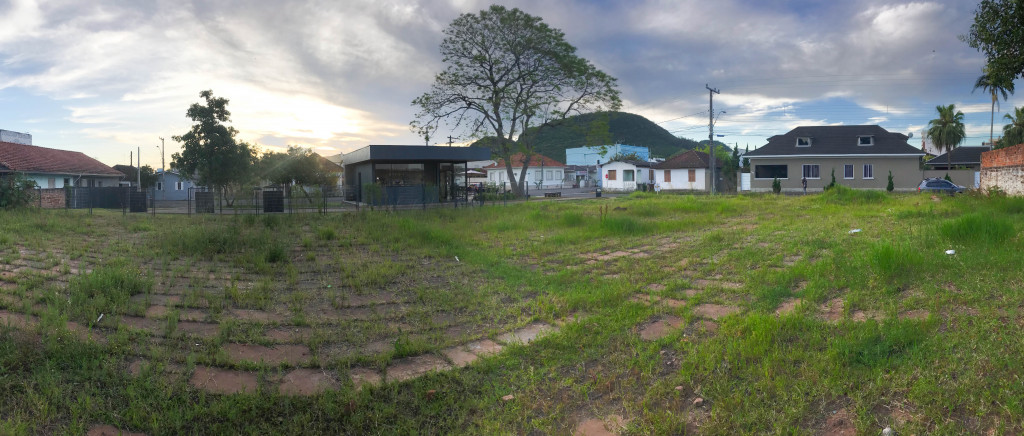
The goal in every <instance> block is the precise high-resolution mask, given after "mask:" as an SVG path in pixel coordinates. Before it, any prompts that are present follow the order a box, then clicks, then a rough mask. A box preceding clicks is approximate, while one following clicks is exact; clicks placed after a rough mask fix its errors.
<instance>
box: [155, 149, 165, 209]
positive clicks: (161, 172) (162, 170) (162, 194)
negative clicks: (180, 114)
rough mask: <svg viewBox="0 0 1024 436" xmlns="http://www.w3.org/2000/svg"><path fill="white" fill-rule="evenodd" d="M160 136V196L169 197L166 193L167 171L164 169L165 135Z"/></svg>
mask: <svg viewBox="0 0 1024 436" xmlns="http://www.w3.org/2000/svg"><path fill="white" fill-rule="evenodd" d="M158 138H160V194H161V195H160V196H161V197H163V198H167V194H164V192H167V184H166V183H164V177H165V176H164V171H167V170H166V169H164V137H163V136H158ZM153 196H154V197H155V196H156V195H155V194H154V195H153Z"/></svg>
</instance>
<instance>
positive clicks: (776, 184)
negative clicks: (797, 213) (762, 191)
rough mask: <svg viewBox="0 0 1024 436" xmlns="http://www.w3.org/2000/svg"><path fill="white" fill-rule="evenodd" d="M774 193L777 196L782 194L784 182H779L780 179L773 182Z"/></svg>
mask: <svg viewBox="0 0 1024 436" xmlns="http://www.w3.org/2000/svg"><path fill="white" fill-rule="evenodd" d="M772 192H774V193H776V194H778V193H780V192H782V182H780V181H779V178H778V177H776V178H775V179H773V180H772Z"/></svg>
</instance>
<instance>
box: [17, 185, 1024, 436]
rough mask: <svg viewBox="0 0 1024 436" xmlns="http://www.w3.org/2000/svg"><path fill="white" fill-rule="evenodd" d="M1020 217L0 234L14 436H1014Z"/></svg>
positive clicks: (275, 219)
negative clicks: (589, 433)
mask: <svg viewBox="0 0 1024 436" xmlns="http://www.w3.org/2000/svg"><path fill="white" fill-rule="evenodd" d="M1021 218H1024V199H1012V198H984V197H972V196H960V197H957V198H950V197H941V198H937V197H931V196H927V195H909V196H890V195H886V194H883V193H877V192H854V191H849V190H845V189H840V190H837V191H832V192H829V193H827V194H824V195H815V196H806V197H776V196H743V197H716V198H708V197H692V196H673V195H660V196H651V195H639V194H634V195H633V196H630V197H623V198H617V199H607V198H606V199H594V200H568V201H533V202H529V203H510V204H509V205H508V206H500V205H498V206H486V207H478V208H470V209H464V208H460V209H457V210H452V209H444V210H428V211H405V212H397V213H395V212H381V211H363V212H360V213H346V214H336V215H330V216H319V215H293V216H274V215H269V216H268V215H263V216H238V217H230V216H213V217H186V216H167V215H158V216H155V217H154V216H148V215H147V216H128V217H123V216H122V215H121V214H120V213H106V212H100V211H97V213H96V214H94V215H88V214H85V213H81V211H70V212H69V211H16V212H0V222H2V224H0V323H3V324H5V325H6V326H5V327H0V398H3V406H2V407H0V434H83V433H85V432H86V431H88V430H89V429H91V428H94V426H97V425H111V426H113V427H116V428H118V429H122V430H125V431H132V432H144V433H147V434H151V435H152V434H388V435H390V434H452V433H454V434H488V435H490V434H572V433H573V432H574V431H577V430H580V429H582V428H583V427H585V426H586V425H587V423H588V422H589V423H591V424H593V423H594V422H597V421H592V420H595V419H596V420H600V421H603V422H604V423H605V424H606V425H608V426H609V427H614V424H615V423H620V424H621V425H622V426H624V427H623V428H619V429H618V430H617V431H618V432H619V433H621V434H691V433H694V434H827V433H839V432H843V431H846V432H851V433H848V434H852V432H856V433H858V434H878V433H880V432H881V431H882V429H883V428H885V427H887V426H888V427H891V428H893V429H894V430H896V431H897V432H898V434H1019V433H1021V432H1022V431H1024V379H1022V377H1024V259H1022V257H1021V253H1022V251H1024V238H1022V236H1021V229H1022V228H1024V226H1022V224H1021ZM854 230H859V231H854ZM947 250H954V251H955V254H947V253H946V251H947ZM531 328H534V329H535V330H536V329H545V330H546V334H541V335H540V336H539V337H537V338H536V339H535V340H532V341H529V343H521V342H520V341H517V340H510V339H509V338H510V336H509V332H512V333H516V332H523V331H525V330H529V329H531ZM527 339H529V338H527ZM522 342H527V340H526V339H524V340H523V341H522ZM474 344H493V345H495V346H496V347H497V348H501V350H500V351H499V352H496V353H493V354H490V353H483V352H478V353H477V355H478V356H479V358H477V355H474V356H470V357H471V358H472V359H470V360H473V361H472V363H468V364H467V362H460V361H459V360H458V359H457V358H455V357H453V356H455V355H453V354H452V350H456V349H458V350H468V349H470V348H469V347H471V346H475V345H474ZM420 364H422V365H420ZM417 365H419V366H417ZM410 368H411V369H410ZM424 368H426V369H424ZM427 369H433V370H431V371H427ZM378 377H379V378H380V380H378V379H377V378H378ZM211 380H213V381H211ZM296 381H298V382H299V383H298V384H296V383H295V382H296ZM302 382H309V383H312V385H308V383H307V385H303V384H302ZM238 386H242V388H244V389H245V390H244V393H239V394H224V393H223V392H225V390H224V389H228V390H230V389H234V388H237V387H238ZM296 386H299V387H296ZM302 386H305V388H303V387H302ZM581 426H583V427H581Z"/></svg>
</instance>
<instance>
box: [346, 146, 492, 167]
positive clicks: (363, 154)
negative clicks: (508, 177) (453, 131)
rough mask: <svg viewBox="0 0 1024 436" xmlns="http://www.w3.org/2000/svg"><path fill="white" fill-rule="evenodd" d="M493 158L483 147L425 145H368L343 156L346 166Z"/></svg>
mask: <svg viewBox="0 0 1024 436" xmlns="http://www.w3.org/2000/svg"><path fill="white" fill-rule="evenodd" d="M490 158H491V150H488V149H486V148H481V147H427V146H424V145H367V146H366V147H363V148H360V149H358V150H355V151H352V152H350V153H346V154H345V155H344V156H342V164H343V165H344V166H346V167H347V166H350V165H355V164H359V163H363V162H370V161H377V162H469V161H475V160H487V159H490Z"/></svg>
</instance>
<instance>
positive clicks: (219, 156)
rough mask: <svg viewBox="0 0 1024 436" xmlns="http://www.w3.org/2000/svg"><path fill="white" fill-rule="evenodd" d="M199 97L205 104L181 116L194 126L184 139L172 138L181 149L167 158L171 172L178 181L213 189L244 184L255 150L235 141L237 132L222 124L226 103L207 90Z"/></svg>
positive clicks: (228, 116)
mask: <svg viewBox="0 0 1024 436" xmlns="http://www.w3.org/2000/svg"><path fill="white" fill-rule="evenodd" d="M199 96H200V97H202V98H203V99H205V100H206V104H205V105H202V104H199V103H193V104H192V106H190V107H189V108H188V111H187V112H186V113H185V116H187V117H188V118H189V119H191V120H192V121H193V122H195V124H193V125H192V128H191V129H189V131H188V132H187V133H185V134H184V135H180V136H174V137H173V139H174V140H175V141H177V142H180V143H181V145H182V149H181V152H180V153H174V154H173V155H171V168H174V169H177V170H178V171H179V172H180V173H181V176H182V177H185V178H187V179H189V180H195V181H196V182H197V183H198V184H200V185H203V186H209V187H214V188H225V187H227V186H229V185H232V184H240V183H243V182H245V181H248V179H249V177H250V176H251V170H252V167H253V164H254V163H255V162H256V150H255V149H254V148H253V147H252V146H250V145H249V144H247V143H245V142H239V141H236V140H235V134H237V133H238V131H237V130H235V129H234V128H233V127H230V126H227V125H225V124H224V123H227V122H229V121H230V120H231V118H230V117H231V112H228V109H227V106H228V100H227V99H226V98H222V97H214V96H213V91H210V90H206V91H203V92H201V93H199Z"/></svg>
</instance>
